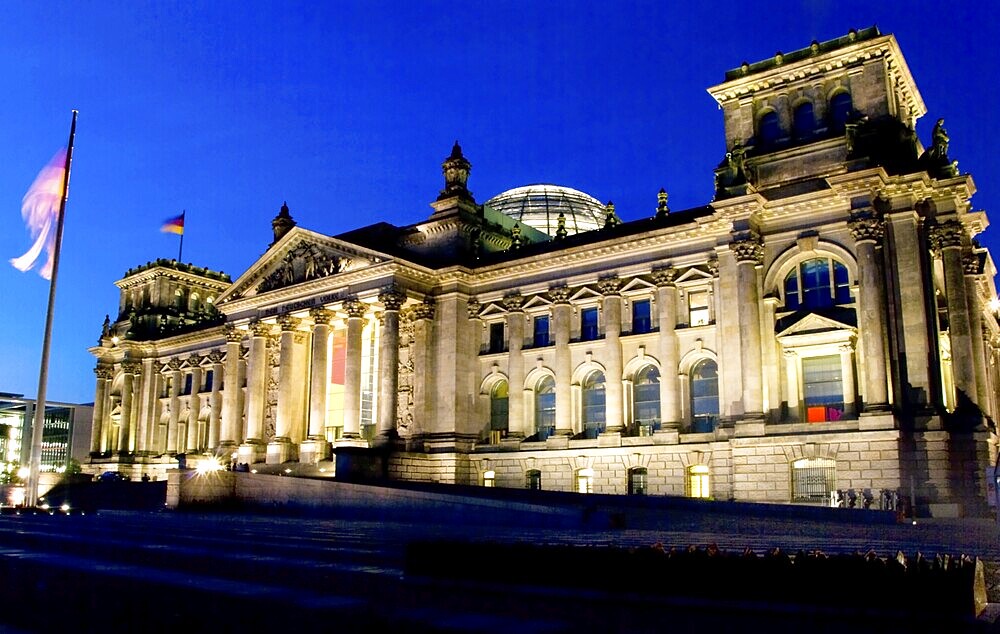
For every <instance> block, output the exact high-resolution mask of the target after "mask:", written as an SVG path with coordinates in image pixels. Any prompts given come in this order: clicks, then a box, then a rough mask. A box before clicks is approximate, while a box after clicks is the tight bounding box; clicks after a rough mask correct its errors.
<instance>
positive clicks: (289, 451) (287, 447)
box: [266, 438, 299, 464]
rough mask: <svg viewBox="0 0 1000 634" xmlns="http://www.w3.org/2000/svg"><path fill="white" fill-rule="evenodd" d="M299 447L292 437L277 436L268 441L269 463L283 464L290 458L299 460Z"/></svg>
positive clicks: (267, 458)
mask: <svg viewBox="0 0 1000 634" xmlns="http://www.w3.org/2000/svg"><path fill="white" fill-rule="evenodd" d="M298 454H299V452H298V447H297V446H296V445H295V443H293V442H292V439H291V438H275V439H274V440H272V441H271V442H269V443H267V457H266V462H267V464H282V463H285V462H288V461H290V460H298V457H299V455H298Z"/></svg>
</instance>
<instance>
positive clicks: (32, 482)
mask: <svg viewBox="0 0 1000 634" xmlns="http://www.w3.org/2000/svg"><path fill="white" fill-rule="evenodd" d="M77 114H78V112H77V111H76V110H74V111H73V123H72V124H70V128H69V144H68V146H67V148H66V166H65V169H64V170H63V182H62V199H61V200H60V201H59V218H58V219H57V220H56V239H55V248H54V249H53V254H52V277H51V278H50V280H49V307H48V312H47V313H46V315H45V337H44V338H43V339H42V365H41V368H40V370H39V372H38V397H37V399H36V401H35V419H34V421H33V422H32V424H31V458H30V460H29V465H28V469H29V471H28V490H27V491H26V492H25V504H26V506H28V507H29V508H30V507H34V506H35V505H36V504H37V503H38V480H39V472H40V471H41V467H42V432H43V431H44V425H45V387H46V384H47V383H48V378H49V377H48V375H49V348H50V345H51V343H52V317H53V312H54V309H55V305H56V277H57V276H58V275H59V252H60V251H61V250H62V236H63V218H64V216H65V213H66V199H67V198H69V168H70V165H71V164H72V162H73V140H74V138H75V137H76V116H77Z"/></svg>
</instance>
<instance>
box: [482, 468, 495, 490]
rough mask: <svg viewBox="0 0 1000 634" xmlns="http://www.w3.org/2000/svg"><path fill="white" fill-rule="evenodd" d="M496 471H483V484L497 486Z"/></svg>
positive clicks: (489, 487)
mask: <svg viewBox="0 0 1000 634" xmlns="http://www.w3.org/2000/svg"><path fill="white" fill-rule="evenodd" d="M496 477H497V473H496V471H483V486H484V487H486V488H487V489H492V488H493V487H494V486H496Z"/></svg>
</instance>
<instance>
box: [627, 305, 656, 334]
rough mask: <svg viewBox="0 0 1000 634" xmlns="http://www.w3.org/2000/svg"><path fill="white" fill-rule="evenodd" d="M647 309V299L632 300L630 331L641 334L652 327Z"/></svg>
mask: <svg viewBox="0 0 1000 634" xmlns="http://www.w3.org/2000/svg"><path fill="white" fill-rule="evenodd" d="M650 312H651V311H650V309H649V300H648V299H640V300H637V301H634V302H632V333H633V334H641V333H644V332H649V331H651V330H652V329H653V323H652V318H651V314H650Z"/></svg>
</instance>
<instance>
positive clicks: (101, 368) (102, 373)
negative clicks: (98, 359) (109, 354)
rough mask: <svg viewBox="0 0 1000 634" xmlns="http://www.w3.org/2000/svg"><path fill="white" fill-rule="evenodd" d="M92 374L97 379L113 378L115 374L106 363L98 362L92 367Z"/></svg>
mask: <svg viewBox="0 0 1000 634" xmlns="http://www.w3.org/2000/svg"><path fill="white" fill-rule="evenodd" d="M94 374H95V375H96V376H97V378H99V379H113V378H114V376H115V370H114V368H112V367H111V366H110V365H108V364H106V363H98V364H97V367H96V368H94Z"/></svg>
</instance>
